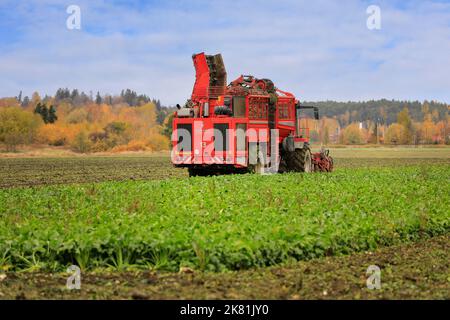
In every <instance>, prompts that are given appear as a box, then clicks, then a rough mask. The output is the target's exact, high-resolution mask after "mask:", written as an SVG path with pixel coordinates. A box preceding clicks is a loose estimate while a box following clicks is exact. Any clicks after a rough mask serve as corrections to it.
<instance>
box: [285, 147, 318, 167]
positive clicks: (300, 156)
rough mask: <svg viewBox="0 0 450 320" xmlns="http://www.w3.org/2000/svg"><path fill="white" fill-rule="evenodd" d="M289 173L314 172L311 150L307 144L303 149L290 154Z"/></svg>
mask: <svg viewBox="0 0 450 320" xmlns="http://www.w3.org/2000/svg"><path fill="white" fill-rule="evenodd" d="M288 167H289V171H294V172H313V171H314V167H313V163H312V154H311V149H310V148H309V146H308V145H307V144H305V145H304V146H303V148H302V149H295V151H294V152H292V153H291V154H290V157H289V161H288Z"/></svg>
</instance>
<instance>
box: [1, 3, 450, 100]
mask: <svg viewBox="0 0 450 320" xmlns="http://www.w3.org/2000/svg"><path fill="white" fill-rule="evenodd" d="M77 2H79V5H80V7H81V10H82V30H81V31H69V30H67V29H66V28H65V18H66V17H67V14H66V12H65V7H66V6H65V4H64V2H63V3H62V4H61V1H49V0H46V1H45V2H42V1H39V2H34V3H33V2H31V3H30V2H27V3H25V4H24V3H21V4H20V5H17V7H16V9H17V10H16V11H14V12H15V13H16V15H17V19H20V20H21V21H22V23H23V25H22V26H21V27H20V28H19V29H18V30H17V32H19V33H20V40H18V41H15V42H10V43H5V42H2V41H1V40H0V49H1V51H0V74H1V77H0V96H2V95H9V96H11V95H16V94H17V93H18V92H19V91H20V90H24V92H25V93H26V94H31V92H32V91H34V90H38V91H40V92H41V93H48V94H53V93H54V92H55V91H56V89H57V88H58V87H66V86H67V87H69V88H79V89H80V90H84V91H89V90H92V91H93V92H96V91H97V90H99V91H100V92H103V93H105V92H109V93H118V92H119V91H120V90H121V89H123V88H132V89H134V90H137V91H138V92H142V93H146V94H148V95H150V96H154V97H157V98H160V99H161V100H162V101H163V103H167V104H175V103H177V102H183V101H184V100H185V99H186V98H188V97H189V95H190V93H191V89H192V85H193V82H194V70H193V66H192V61H191V54H192V53H194V52H200V51H205V52H207V53H211V54H214V53H217V52H221V53H222V55H223V57H224V61H225V64H226V68H227V71H228V75H229V80H232V79H234V78H235V77H237V76H238V75H239V74H241V73H245V74H247V73H250V74H254V75H255V76H259V77H268V78H271V79H272V80H273V81H274V82H275V83H276V85H277V86H279V87H280V88H281V89H284V90H287V91H291V92H293V93H295V94H296V95H298V96H299V97H300V98H301V99H306V100H319V99H321V100H324V99H339V100H350V99H354V100H363V99H372V98H374V99H375V98H398V99H437V100H441V101H446V102H449V101H450V91H449V90H448V88H450V77H448V74H449V71H450V54H449V52H450V41H449V40H450V6H449V5H448V4H445V3H433V2H410V3H409V6H407V7H404V6H403V7H402V8H398V7H396V6H395V4H393V3H392V2H387V1H381V2H380V4H379V6H380V7H381V14H382V29H381V30H380V31H370V30H368V29H367V28H366V18H367V14H366V7H367V6H368V3H365V2H360V1H345V2H343V1H339V2H338V1H318V2H314V3H312V2H306V1H305V2H303V1H302V2H298V1H292V2H282V3H278V2H275V1H274V2H272V1H261V2H259V3H255V2H229V1H226V2H225V1H223V2H197V3H194V4H191V5H189V4H186V3H181V4H180V5H179V6H177V5H176V4H175V3H169V4H168V5H165V6H158V7H152V6H150V5H149V6H146V7H137V8H133V7H132V8H131V9H130V8H127V7H126V6H113V5H111V4H110V2H107V1H98V2H95V3H93V2H89V1H86V0H83V1H77ZM68 4H69V3H67V5H68ZM70 4H71V3H70ZM10 5H11V4H10ZM13 5H14V4H13ZM189 6H191V7H190V9H189Z"/></svg>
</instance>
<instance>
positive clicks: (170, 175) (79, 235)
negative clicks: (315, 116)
mask: <svg viewBox="0 0 450 320" xmlns="http://www.w3.org/2000/svg"><path fill="white" fill-rule="evenodd" d="M332 153H334V155H335V157H336V161H335V163H336V170H335V172H333V173H331V174H319V173H314V174H298V173H289V174H282V175H267V176H259V175H252V174H242V175H224V176H214V177H195V178H188V176H187V172H186V171H184V170H182V169H175V168H173V167H172V166H171V164H170V160H169V158H168V156H164V155H158V156H156V155H154V156H108V157H106V156H105V157H99V156H91V157H73V158H0V168H1V172H0V217H1V219H0V274H3V275H4V277H3V280H0V299H1V298H15V297H22V296H26V297H27V298H97V299H101V298H121V299H122V298H125V299H130V298H144V299H152V298H200V299H201V298H283V299H304V298H306V299H307V298H444V299H448V298H450V296H449V292H450V285H449V284H450V269H449V264H448V261H449V260H450V259H449V258H450V257H449V253H448V252H449V249H450V246H449V242H448V241H449V239H450V238H449V231H450V214H449V213H450V197H449V195H450V183H449V182H450V149H449V148H439V149H438V148H436V149H431V148H430V149H428V148H423V149H401V148H396V149H342V150H341V149H336V150H332ZM73 264H74V265H77V266H79V267H80V268H81V270H82V272H83V275H84V276H83V279H84V280H83V285H82V289H81V290H78V291H76V292H74V291H68V290H66V289H65V279H66V278H67V275H66V274H65V271H66V269H67V267H68V266H70V265H73ZM369 265H378V266H379V267H380V268H381V270H382V277H383V278H382V279H384V280H382V283H383V286H382V289H380V290H375V291H371V290H368V289H367V288H366V286H365V280H366V277H365V271H366V269H367V267H368V266H369ZM268 288H271V289H270V290H268Z"/></svg>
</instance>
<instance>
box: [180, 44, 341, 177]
mask: <svg viewBox="0 0 450 320" xmlns="http://www.w3.org/2000/svg"><path fill="white" fill-rule="evenodd" d="M192 59H193V61H194V67H195V71H196V79H195V84H194V88H193V91H192V95H191V98H190V99H189V100H187V102H186V103H185V104H184V106H180V105H177V108H178V111H176V112H175V114H174V118H173V123H172V126H173V134H172V145H173V148H172V162H173V164H174V165H175V166H177V167H187V168H188V170H189V174H190V175H191V176H195V175H210V174H218V173H226V172H247V171H253V172H258V173H259V172H272V173H274V172H280V173H283V172H288V171H295V172H312V171H331V170H332V169H333V159H332V158H331V157H330V156H329V152H328V150H324V149H322V150H321V151H320V152H318V153H311V149H310V144H309V125H308V118H307V117H306V116H305V115H304V113H303V112H302V111H304V110H308V109H309V110H311V111H314V117H315V119H318V118H319V111H318V108H317V107H312V106H304V105H301V104H300V103H299V101H298V100H297V99H296V98H295V96H294V95H293V94H291V93H289V92H286V91H282V90H280V89H278V88H277V87H275V85H274V83H273V82H272V81H271V80H269V79H257V78H255V77H253V76H250V75H241V76H240V77H239V78H237V79H236V80H234V81H232V82H231V83H230V84H228V85H227V73H226V71H225V66H224V63H223V60H222V56H221V55H220V54H217V55H205V54H204V53H200V54H194V55H193V56H192Z"/></svg>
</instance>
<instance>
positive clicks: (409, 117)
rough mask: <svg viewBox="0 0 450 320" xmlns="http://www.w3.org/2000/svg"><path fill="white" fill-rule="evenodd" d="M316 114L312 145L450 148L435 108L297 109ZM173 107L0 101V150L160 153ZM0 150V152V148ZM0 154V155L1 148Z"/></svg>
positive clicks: (84, 100) (126, 96) (61, 95)
mask: <svg viewBox="0 0 450 320" xmlns="http://www.w3.org/2000/svg"><path fill="white" fill-rule="evenodd" d="M302 103H303V104H305V105H314V106H318V107H319V108H320V113H321V119H320V120H319V121H312V122H310V124H309V125H308V127H310V136H311V140H312V142H313V143H322V144H325V145H328V144H366V143H370V144H394V145H395V144H450V132H449V128H450V116H449V105H447V104H444V103H439V102H435V101H424V102H419V101H397V100H386V99H382V100H372V101H363V102H352V101H349V102H336V101H318V102H302ZM175 110H176V108H174V107H167V106H163V105H162V104H161V102H160V100H159V99H155V98H150V97H149V96H148V95H146V94H139V93H137V92H136V91H133V90H131V89H124V90H121V92H120V94H118V95H110V94H103V95H101V94H100V92H97V93H96V94H95V95H94V94H93V93H92V92H89V93H85V92H83V91H79V90H78V89H72V90H69V89H68V88H59V89H58V90H57V91H56V92H55V94H54V95H53V96H48V95H45V96H44V97H43V98H41V96H40V95H39V93H38V92H34V93H33V94H32V96H31V97H28V96H25V97H22V92H20V93H19V95H18V96H16V97H13V98H1V99H0V144H2V145H3V146H4V148H3V149H6V150H8V151H14V150H15V149H16V147H17V146H18V145H21V144H25V145H27V144H33V145H52V146H62V147H67V148H71V149H73V150H74V151H78V152H98V151H126V150H132V151H139V150H153V151H158V150H165V149H168V148H169V147H170V144H169V140H170V135H171V131H172V127H171V124H172V123H171V122H172V115H173V112H174V111H175ZM0 147H1V146H0ZM0 149H1V148H0Z"/></svg>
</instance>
